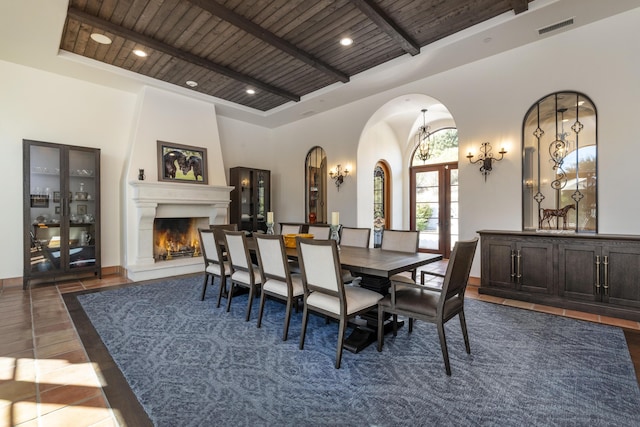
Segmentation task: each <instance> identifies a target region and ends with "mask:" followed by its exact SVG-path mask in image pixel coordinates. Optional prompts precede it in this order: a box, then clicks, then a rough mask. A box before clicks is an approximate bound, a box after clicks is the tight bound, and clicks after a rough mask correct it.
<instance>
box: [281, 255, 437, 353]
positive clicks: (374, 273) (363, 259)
mask: <svg viewBox="0 0 640 427" xmlns="http://www.w3.org/2000/svg"><path fill="white" fill-rule="evenodd" d="M286 252H287V257H289V258H290V259H297V258H298V251H297V249H296V248H286ZM338 257H339V259H340V265H341V267H342V268H343V269H345V270H349V271H351V273H352V274H353V275H354V276H359V277H361V280H360V281H359V286H361V287H363V288H365V289H370V290H372V291H375V292H379V293H381V294H382V295H386V294H388V293H389V288H390V286H391V280H390V278H391V276H393V275H395V274H399V273H403V272H408V271H412V270H415V269H417V268H418V267H422V266H424V265H427V264H430V263H432V262H436V261H440V260H442V255H441V254H433V253H423V252H416V253H407V252H397V251H389V250H383V249H380V248H359V247H353V246H339V252H338ZM357 320H358V319H356V322H354V326H355V328H354V329H353V331H352V332H351V334H349V336H348V337H346V338H345V340H344V349H345V350H348V351H350V352H353V353H357V352H359V351H361V350H363V349H364V348H366V347H367V346H369V345H370V344H372V343H373V342H375V341H376V340H377V336H378V314H377V309H373V310H371V311H370V312H367V313H365V314H363V315H361V316H360V319H359V320H360V322H358V321H357ZM403 324H404V322H402V321H399V322H397V324H396V328H399V327H402V326H403ZM384 328H385V334H386V333H388V332H391V331H392V330H393V324H392V323H391V322H387V323H385V326H384Z"/></svg>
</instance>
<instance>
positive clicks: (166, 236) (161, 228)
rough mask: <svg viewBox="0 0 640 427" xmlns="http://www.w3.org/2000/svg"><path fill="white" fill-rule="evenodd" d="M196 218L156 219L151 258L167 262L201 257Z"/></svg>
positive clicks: (197, 220)
mask: <svg viewBox="0 0 640 427" xmlns="http://www.w3.org/2000/svg"><path fill="white" fill-rule="evenodd" d="M199 222H200V221H199V219H198V218H156V219H155V220H154V221H153V258H154V259H155V260H156V261H167V260H171V259H175V258H190V257H196V256H200V255H202V253H201V250H200V242H199V238H198V224H199Z"/></svg>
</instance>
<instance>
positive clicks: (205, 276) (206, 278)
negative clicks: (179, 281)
mask: <svg viewBox="0 0 640 427" xmlns="http://www.w3.org/2000/svg"><path fill="white" fill-rule="evenodd" d="M212 277H213V276H212ZM212 280H213V279H212ZM207 283H209V275H208V274H207V273H205V274H204V283H203V284H202V295H200V301H204V294H205V292H207Z"/></svg>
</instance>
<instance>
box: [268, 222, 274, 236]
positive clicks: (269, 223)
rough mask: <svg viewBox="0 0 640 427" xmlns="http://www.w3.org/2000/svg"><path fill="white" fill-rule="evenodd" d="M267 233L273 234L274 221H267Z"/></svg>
mask: <svg viewBox="0 0 640 427" xmlns="http://www.w3.org/2000/svg"><path fill="white" fill-rule="evenodd" d="M267 234H273V223H272V222H268V223H267Z"/></svg>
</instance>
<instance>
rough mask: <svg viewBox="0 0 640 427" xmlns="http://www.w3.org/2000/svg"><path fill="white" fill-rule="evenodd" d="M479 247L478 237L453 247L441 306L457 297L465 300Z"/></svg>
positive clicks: (457, 243) (443, 286) (461, 241)
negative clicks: (472, 265)
mask: <svg viewBox="0 0 640 427" xmlns="http://www.w3.org/2000/svg"><path fill="white" fill-rule="evenodd" d="M477 246H478V238H477V237H476V238H474V239H472V240H459V241H457V242H456V244H455V245H454V246H453V251H451V256H450V258H449V263H448V264H447V272H446V273H445V275H444V282H443V283H442V291H441V292H442V297H441V298H440V303H439V305H444V302H445V301H446V300H448V299H449V298H451V297H454V296H456V295H457V296H458V297H459V298H461V299H463V298H464V292H465V290H466V288H467V283H468V282H469V274H470V273H471V264H473V257H474V255H475V253H476V247H477Z"/></svg>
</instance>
